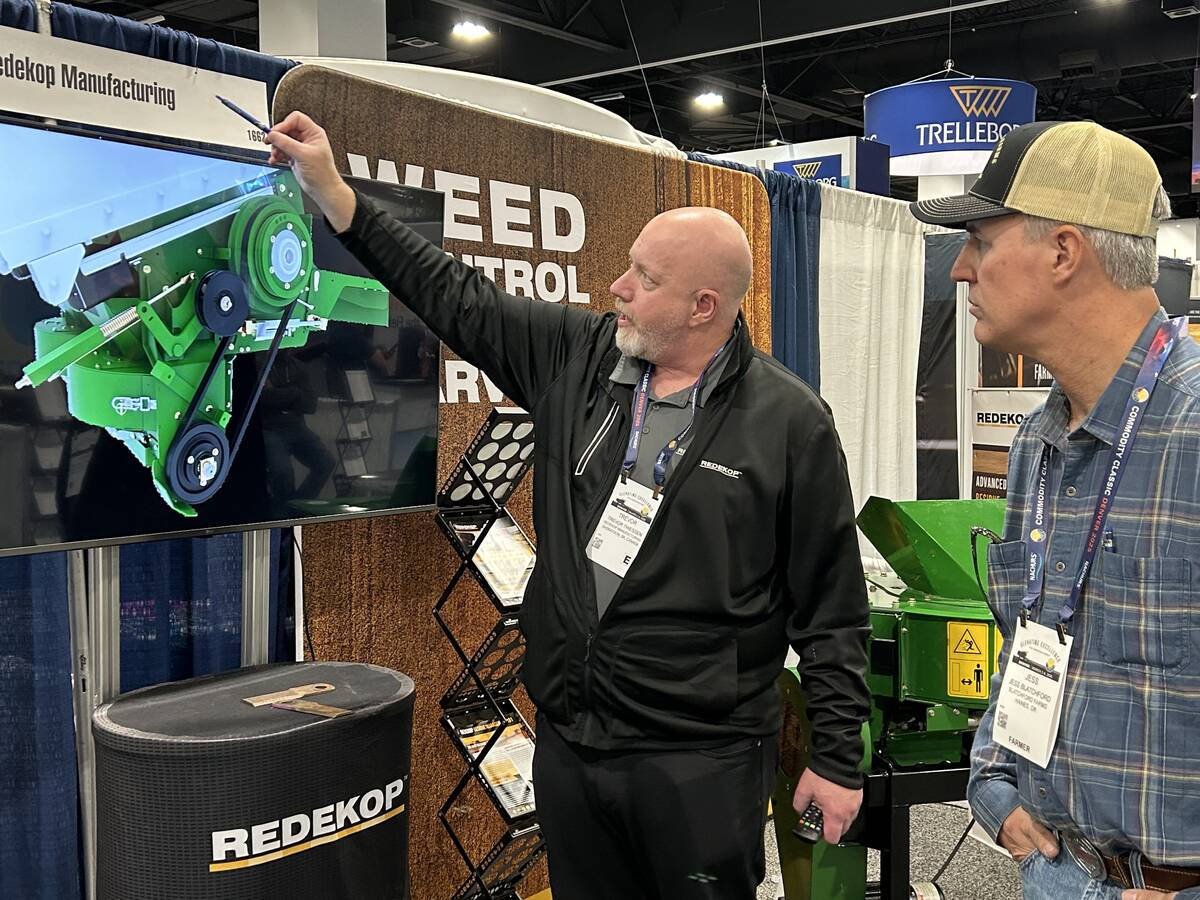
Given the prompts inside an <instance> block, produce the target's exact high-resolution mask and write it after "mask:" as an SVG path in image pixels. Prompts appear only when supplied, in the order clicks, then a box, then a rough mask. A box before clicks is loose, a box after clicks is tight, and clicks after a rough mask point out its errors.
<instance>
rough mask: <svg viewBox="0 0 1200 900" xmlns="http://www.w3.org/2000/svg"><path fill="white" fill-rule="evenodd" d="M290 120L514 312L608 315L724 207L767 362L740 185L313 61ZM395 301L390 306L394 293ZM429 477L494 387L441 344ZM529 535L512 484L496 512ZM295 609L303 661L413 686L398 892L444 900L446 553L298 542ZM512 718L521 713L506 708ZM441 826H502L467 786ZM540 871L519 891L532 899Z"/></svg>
mask: <svg viewBox="0 0 1200 900" xmlns="http://www.w3.org/2000/svg"><path fill="white" fill-rule="evenodd" d="M295 109H299V110H303V111H304V112H307V113H308V114H309V115H311V116H312V117H313V118H314V119H316V120H317V122H319V123H320V124H321V125H322V126H324V128H325V129H326V131H327V132H328V134H329V139H330V142H331V143H332V145H333V151H334V156H335V158H336V160H337V162H338V166H339V168H340V169H341V170H342V171H343V172H345V173H347V174H355V175H363V176H367V177H372V178H378V179H380V180H390V181H400V182H403V183H407V184H411V185H414V186H421V187H427V188H435V189H438V190H442V191H444V192H446V195H447V196H446V222H447V229H446V237H447V239H446V242H445V248H446V250H448V251H449V252H451V253H453V254H454V255H455V256H456V257H460V258H463V257H469V258H470V259H469V261H470V262H471V264H473V265H475V266H476V267H477V268H480V269H482V270H483V271H484V272H485V273H486V274H488V275H489V276H491V277H492V278H493V279H494V280H495V281H496V282H497V283H498V284H500V285H501V287H503V288H504V289H505V290H507V291H509V292H510V293H515V294H520V295H525V296H529V297H530V298H531V299H530V302H531V303H539V302H562V303H579V304H580V305H587V306H588V307H590V308H591V309H593V310H595V311H597V312H607V311H609V310H611V309H612V296H611V295H610V294H609V292H608V287H609V285H610V284H611V283H612V281H613V280H614V279H615V278H617V276H619V275H620V274H621V273H622V272H623V271H624V270H625V267H626V265H627V256H628V252H629V247H630V245H631V244H632V243H633V241H634V239H635V238H636V237H637V235H638V232H639V231H640V230H641V228H642V226H643V225H644V224H645V223H646V222H647V221H648V220H649V219H651V218H652V217H654V216H655V215H657V214H658V213H660V212H663V211H664V210H667V209H673V208H675V207H679V206H714V207H718V208H720V209H724V210H727V211H728V212H729V213H730V214H731V215H733V216H734V218H736V219H737V220H738V221H739V222H741V224H742V226H743V227H744V228H745V229H746V233H747V235H748V236H749V238H750V245H751V248H752V249H753V251H754V256H755V269H754V278H753V282H752V284H751V288H750V294H749V296H748V297H747V300H746V302H745V304H744V305H743V310H744V312H745V316H746V320H747V323H748V325H749V327H750V333H751V335H752V337H753V338H754V342H755V344H756V345H757V346H758V347H760V348H762V349H764V350H770V336H771V305H770V207H769V204H768V201H767V196H766V192H765V190H764V189H763V187H762V185H761V183H760V182H759V181H758V179H757V178H755V177H754V176H753V175H749V174H746V173H743V172H736V171H732V170H729V169H723V168H719V167H716V166H709V165H704V164H700V163H692V162H688V161H686V160H683V159H680V158H675V157H670V156H666V155H663V154H660V153H655V152H652V151H650V150H647V149H643V148H637V147H631V146H627V145H624V144H619V143H615V142H612V141H606V140H601V139H597V138H590V137H587V136H584V135H580V134H575V133H570V132H566V131H563V130H560V129H555V128H550V127H547V126H543V125H538V124H536V123H532V122H528V121H524V120H520V119H515V118H511V117H507V116H500V115H496V114H492V113H488V112H484V111H481V110H479V109H476V108H474V107H469V106H466V105H462V104H457V103H452V102H449V101H446V100H440V99H437V98H434V97H430V96H426V95H423V94H418V93H414V92H412V91H407V90H403V89H400V88H396V87H392V86H389V85H383V84H380V83H378V82H375V81H369V80H366V79H362V78H358V77H355V76H351V75H346V74H343V73H340V72H337V71H334V70H331V69H325V68H320V67H317V66H310V65H305V66H300V67H298V68H295V69H293V70H292V71H291V72H289V73H288V74H287V76H286V77H285V78H284V79H283V81H282V82H281V83H280V86H279V89H278V91H277V92H276V94H275V101H274V110H273V118H272V121H276V122H277V121H279V120H281V119H282V118H283V117H284V116H286V115H287V114H288V113H289V112H291V111H292V110H295ZM401 299H403V298H401ZM442 365H443V370H442V397H443V405H442V410H441V412H442V414H441V437H440V441H439V452H438V470H439V477H440V478H445V477H446V476H447V475H448V474H449V472H450V469H451V468H452V467H453V465H454V463H455V461H456V460H457V459H458V456H459V454H461V453H462V451H463V450H464V449H466V446H467V444H468V443H469V442H470V440H471V438H472V436H473V435H474V434H475V432H476V430H477V429H478V428H479V426H480V425H481V424H482V422H483V420H484V419H485V418H486V416H487V412H488V410H489V409H490V408H491V406H492V405H493V403H500V404H501V405H506V401H503V400H502V398H501V397H500V395H499V392H498V391H497V390H496V389H495V387H494V386H493V385H491V384H490V383H489V382H488V381H487V379H486V378H485V377H484V376H482V375H481V373H479V372H478V370H477V369H475V368H474V367H473V366H471V365H469V364H468V363H466V362H464V361H462V360H459V359H456V358H454V357H453V355H452V354H450V353H449V351H446V350H445V349H443V363H442ZM508 506H509V509H510V510H511V511H512V512H513V514H514V516H515V517H516V518H517V520H518V521H520V522H521V524H522V525H524V526H525V527H526V528H527V529H532V522H531V521H530V514H529V507H530V493H529V484H528V481H527V483H526V484H525V485H524V487H523V489H522V490H521V491H520V492H518V493H517V494H515V495H514V497H513V498H512V500H511V502H510V503H509V504H508ZM304 551H305V552H304V567H305V571H304V594H305V613H306V616H307V618H308V621H309V623H310V627H311V632H312V643H313V650H314V652H315V654H316V656H317V657H318V658H321V659H337V660H353V661H361V662H370V663H375V664H378V665H383V666H388V667H390V668H394V669H398V670H400V671H402V672H404V673H406V674H407V675H409V676H410V677H411V678H412V679H413V680H414V681H415V682H416V685H417V704H416V710H415V713H414V728H413V732H414V733H413V748H412V793H411V806H410V815H411V827H410V835H411V847H410V853H409V859H410V860H411V867H412V897H413V898H414V900H444V898H448V897H449V896H450V895H451V894H452V893H453V891H454V890H455V888H456V887H457V886H458V885H459V884H460V883H461V882H462V880H463V878H464V877H465V876H466V869H465V867H464V866H463V865H462V863H461V862H460V859H459V856H458V854H457V852H456V851H455V849H454V846H453V844H452V843H451V841H450V838H449V837H448V836H447V835H446V833H445V830H444V829H443V828H442V825H441V823H440V822H439V821H438V817H437V812H438V809H439V808H440V806H441V804H442V802H443V800H444V799H445V798H446V797H447V796H449V794H450V792H451V790H452V789H453V788H454V786H455V784H456V783H457V782H458V780H459V778H460V777H461V775H462V772H463V770H464V767H463V764H462V761H461V758H460V757H459V755H458V754H457V752H456V751H455V749H454V748H453V747H452V746H451V744H450V741H449V739H448V737H447V735H446V732H445V731H444V730H443V728H442V727H441V725H440V708H439V706H438V699H439V698H440V697H441V695H442V693H443V691H445V689H446V688H447V687H448V686H449V684H450V682H451V681H453V679H454V677H455V675H456V674H457V673H458V672H459V670H460V669H461V665H460V663H459V661H458V658H457V657H456V656H455V655H454V652H453V650H452V649H451V648H450V645H449V644H448V643H447V641H446V639H445V637H444V636H443V634H442V632H441V630H440V629H439V628H438V625H437V623H436V622H435V620H434V619H433V617H432V616H431V614H430V612H431V610H432V608H433V605H434V604H435V603H436V602H437V600H438V598H439V596H440V595H441V593H442V590H443V588H444V587H445V585H446V584H447V582H448V581H449V580H450V578H451V576H452V575H453V574H454V569H455V565H456V557H455V555H454V552H453V551H452V550H451V548H450V546H449V544H448V543H447V541H446V539H445V537H444V536H443V535H442V533H441V531H440V530H439V529H438V527H437V525H436V524H435V522H434V520H433V516H432V515H430V514H408V515H400V516H390V517H384V518H372V519H364V520H361V521H356V522H347V523H340V524H331V525H318V526H311V527H308V528H305V530H304ZM446 617H447V619H448V621H449V622H450V624H451V627H452V628H453V629H454V630H455V633H456V635H457V636H458V638H459V640H460V641H461V642H462V644H463V646H464V647H465V648H466V650H467V652H468V653H471V652H472V651H473V650H474V649H475V648H476V647H477V646H479V644H480V642H481V641H482V640H483V638H484V636H485V635H486V634H487V632H488V631H489V630H490V629H491V627H492V625H494V624H495V622H496V620H497V618H498V617H499V616H498V613H497V612H496V610H495V608H494V607H493V606H492V605H491V604H490V603H489V602H488V601H487V599H486V598H485V596H484V594H483V592H482V591H481V590H479V589H478V588H477V587H476V586H475V585H474V584H471V583H470V579H469V578H468V579H463V581H462V582H461V583H460V586H459V588H458V590H457V591H456V593H455V595H454V598H453V599H452V600H451V602H450V603H449V604H448V606H447V609H446ZM517 700H518V706H521V707H522V708H523V709H524V710H525V712H526V713H527V714H528V713H531V708H530V704H529V703H528V700H527V699H526V698H524V696H523V695H519V696H518V698H517ZM447 818H448V819H449V821H450V822H451V823H452V824H453V826H454V828H455V830H456V832H457V833H458V834H459V835H460V837H461V838H462V839H463V841H464V843H465V845H466V847H467V849H468V850H469V851H470V852H471V854H472V856H473V858H474V859H476V860H478V859H480V858H481V857H482V856H483V854H484V853H485V852H486V851H487V849H488V848H489V847H490V846H491V845H492V843H494V841H495V840H496V838H497V837H498V836H499V834H500V832H501V830H502V823H501V820H500V818H499V816H498V815H497V814H495V813H494V812H493V811H492V809H491V803H490V802H489V801H488V799H487V797H486V796H484V794H483V791H482V789H481V788H477V786H474V785H473V786H472V787H471V788H470V789H468V790H467V791H466V792H465V793H464V794H463V796H462V798H461V800H460V802H459V803H458V804H456V805H455V806H454V807H452V808H451V809H450V810H448V812H447ZM545 884H546V881H545V872H544V866H543V867H542V868H541V869H539V870H536V871H535V872H534V873H533V874H532V875H531V877H530V878H529V879H528V880H527V881H526V882H524V883H523V885H522V890H521V892H522V893H523V894H528V893H533V892H535V891H536V890H538V889H539V888H541V887H544V886H545Z"/></svg>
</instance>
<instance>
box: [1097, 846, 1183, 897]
mask: <svg viewBox="0 0 1200 900" xmlns="http://www.w3.org/2000/svg"><path fill="white" fill-rule="evenodd" d="M1101 858H1102V859H1103V860H1104V871H1105V872H1106V873H1107V875H1108V880H1109V881H1115V882H1116V883H1117V884H1119V885H1120V886H1121V887H1123V888H1133V887H1137V885H1136V884H1134V882H1133V871H1132V869H1131V867H1130V859H1129V854H1128V853H1123V854H1121V855H1120V856H1107V855H1105V854H1101ZM1139 868H1140V869H1141V871H1142V879H1143V880H1144V881H1145V883H1146V887H1148V888H1150V889H1151V890H1153V891H1163V892H1164V893H1167V894H1170V893H1173V892H1174V891H1182V890H1186V889H1187V888H1191V887H1196V886H1197V885H1200V869H1181V868H1178V867H1176V866H1152V865H1151V864H1150V863H1148V862H1146V861H1144V860H1143V861H1142V863H1141V865H1140V866H1139Z"/></svg>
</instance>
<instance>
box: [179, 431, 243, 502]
mask: <svg viewBox="0 0 1200 900" xmlns="http://www.w3.org/2000/svg"><path fill="white" fill-rule="evenodd" d="M166 463H167V465H166V469H167V483H168V484H170V486H171V490H172V491H174V492H175V495H176V496H177V497H179V499H180V500H184V501H186V502H187V503H190V504H192V505H193V506H194V505H195V504H197V503H203V502H204V501H205V500H207V499H209V498H210V497H212V495H213V494H215V493H216V492H217V491H218V490H220V488H221V485H222V484H224V483H225V476H226V475H227V474H228V473H229V466H230V464H231V463H232V460H231V459H230V458H229V440H228V439H227V438H226V437H225V432H224V431H222V430H221V429H220V428H218V427H217V426H216V425H211V424H209V423H208V422H201V423H199V424H196V425H193V426H192V427H191V428H189V429H188V430H187V431H185V432H183V433H182V434H179V435H177V436H176V438H175V441H174V443H172V444H171V449H170V450H168V451H167V460H166Z"/></svg>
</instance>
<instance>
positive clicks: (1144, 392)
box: [1021, 316, 1187, 624]
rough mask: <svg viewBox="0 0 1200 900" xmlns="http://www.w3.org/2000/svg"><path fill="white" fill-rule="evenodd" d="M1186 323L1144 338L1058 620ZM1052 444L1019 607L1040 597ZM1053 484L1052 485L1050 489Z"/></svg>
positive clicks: (1039, 485) (1070, 606) (1076, 589)
mask: <svg viewBox="0 0 1200 900" xmlns="http://www.w3.org/2000/svg"><path fill="white" fill-rule="evenodd" d="M1186 328H1187V318H1186V317H1183V316H1181V317H1179V318H1176V319H1172V320H1171V321H1169V322H1164V323H1163V324H1162V325H1161V326H1160V327H1159V329H1158V332H1157V333H1156V334H1155V335H1154V339H1153V340H1152V341H1151V342H1150V348H1149V350H1147V352H1146V359H1145V361H1144V362H1143V363H1142V367H1141V369H1140V370H1139V371H1138V375H1137V379H1136V380H1135V381H1134V385H1133V390H1132V391H1131V392H1130V395H1129V399H1128V401H1126V403H1125V413H1124V415H1123V416H1122V417H1121V427H1120V432H1119V434H1118V435H1117V440H1116V441H1115V442H1114V444H1113V448H1112V450H1111V451H1110V453H1109V456H1108V465H1107V467H1106V470H1107V472H1108V474H1107V476H1106V477H1105V480H1104V489H1103V490H1102V491H1101V492H1100V497H1099V499H1097V501H1096V510H1095V512H1094V513H1093V515H1092V524H1091V527H1090V528H1089V529H1088V537H1087V541H1086V543H1085V544H1084V548H1083V555H1082V558H1081V559H1080V561H1079V567H1078V569H1077V570H1076V573H1075V581H1074V583H1073V584H1072V585H1071V594H1070V596H1069V597H1068V598H1067V602H1066V603H1064V604H1063V607H1062V609H1061V610H1059V613H1058V619H1059V623H1060V624H1062V623H1066V622H1069V621H1070V620H1071V617H1072V616H1074V615H1075V608H1076V606H1078V604H1079V598H1080V596H1081V595H1082V593H1083V586H1084V584H1086V583H1087V577H1088V573H1089V572H1090V571H1091V569H1092V563H1093V562H1095V559H1096V551H1097V550H1099V549H1100V544H1101V537H1102V536H1103V534H1104V523H1105V522H1107V521H1108V514H1109V511H1110V510H1111V509H1112V503H1113V499H1114V498H1115V497H1116V495H1117V489H1118V488H1119V487H1120V485H1121V479H1122V478H1123V477H1124V475H1125V460H1126V458H1127V457H1128V456H1129V454H1130V453H1131V452H1132V450H1133V442H1134V439H1135V438H1136V437H1137V433H1138V429H1139V428H1140V427H1141V424H1142V418H1143V414H1144V413H1145V411H1146V407H1147V406H1149V405H1150V397H1151V396H1152V395H1153V394H1154V388H1155V387H1156V386H1157V385H1158V379H1159V376H1160V375H1161V374H1162V370H1163V366H1165V365H1166V363H1167V357H1169V356H1170V355H1171V351H1172V350H1173V349H1174V347H1175V344H1176V343H1177V342H1178V340H1179V338H1180V336H1181V335H1182V334H1183V333H1184V330H1185V329H1186ZM1052 452H1053V447H1051V446H1050V445H1049V444H1047V445H1046V446H1045V448H1044V449H1043V450H1042V458H1041V461H1040V462H1039V464H1038V470H1037V471H1038V474H1037V479H1036V487H1035V489H1034V495H1033V504H1032V509H1033V522H1032V527H1030V528H1027V529H1026V532H1025V536H1026V541H1025V548H1026V552H1027V553H1028V555H1029V558H1028V563H1027V566H1026V581H1025V596H1024V598H1023V599H1022V601H1021V602H1022V605H1023V607H1024V610H1025V612H1028V611H1030V610H1032V609H1033V608H1034V607H1035V606H1036V605H1037V603H1038V600H1040V599H1041V596H1042V591H1043V586H1044V584H1045V574H1046V547H1047V541H1048V540H1049V533H1050V517H1049V515H1048V513H1047V509H1046V505H1047V502H1046V501H1047V498H1048V497H1049V496H1050V495H1051V494H1052V491H1051V481H1052V480H1054V479H1052V478H1051V476H1050V454H1051V453H1052ZM1055 489H1057V488H1055Z"/></svg>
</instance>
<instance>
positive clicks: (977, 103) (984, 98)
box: [950, 84, 1012, 117]
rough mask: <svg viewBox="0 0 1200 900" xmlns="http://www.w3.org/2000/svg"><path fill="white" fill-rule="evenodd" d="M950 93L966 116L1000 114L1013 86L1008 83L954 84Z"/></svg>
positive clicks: (992, 115) (993, 115)
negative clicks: (1007, 84)
mask: <svg viewBox="0 0 1200 900" xmlns="http://www.w3.org/2000/svg"><path fill="white" fill-rule="evenodd" d="M950 93H951V94H953V95H954V99H955V100H956V101H957V102H958V106H959V108H960V109H961V110H962V111H963V115H965V116H968V117H970V116H989V117H995V116H998V115H1000V111H1001V110H1002V109H1004V104H1005V102H1007V100H1008V95H1009V94H1011V93H1012V88H1011V87H1009V86H1006V85H982V86H981V85H974V84H952V85H950Z"/></svg>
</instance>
